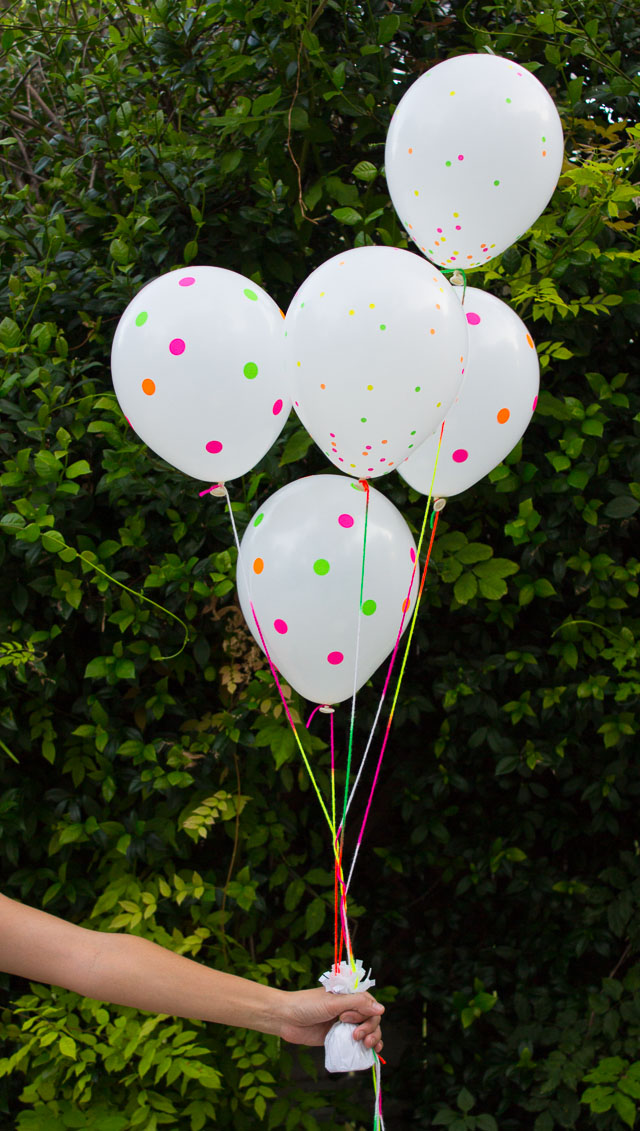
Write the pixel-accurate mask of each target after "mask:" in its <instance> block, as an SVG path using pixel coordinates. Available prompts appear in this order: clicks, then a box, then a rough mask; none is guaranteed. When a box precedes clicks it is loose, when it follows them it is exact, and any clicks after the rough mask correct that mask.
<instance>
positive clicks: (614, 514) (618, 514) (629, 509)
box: [603, 495, 640, 518]
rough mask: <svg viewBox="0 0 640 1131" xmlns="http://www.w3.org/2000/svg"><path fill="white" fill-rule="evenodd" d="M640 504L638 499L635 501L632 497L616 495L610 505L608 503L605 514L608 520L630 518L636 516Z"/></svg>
mask: <svg viewBox="0 0 640 1131" xmlns="http://www.w3.org/2000/svg"><path fill="white" fill-rule="evenodd" d="M638 507H640V503H639V502H638V500H637V499H633V498H632V497H631V495H616V497H615V499H612V500H611V502H610V503H607V505H606V507H605V508H604V512H603V513H604V514H606V516H607V518H630V517H631V515H632V514H635V513H636V511H637V509H638Z"/></svg>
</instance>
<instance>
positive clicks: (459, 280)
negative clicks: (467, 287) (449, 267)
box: [449, 271, 464, 287]
mask: <svg viewBox="0 0 640 1131" xmlns="http://www.w3.org/2000/svg"><path fill="white" fill-rule="evenodd" d="M449 282H450V283H451V286H452V287H463V286H464V275H463V274H462V271H454V272H453V275H452V276H451V278H450V279H449Z"/></svg>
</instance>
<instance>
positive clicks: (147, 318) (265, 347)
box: [111, 267, 291, 483]
mask: <svg viewBox="0 0 640 1131" xmlns="http://www.w3.org/2000/svg"><path fill="white" fill-rule="evenodd" d="M282 318H283V316H282V313H281V311H280V310H279V308H278V307H277V306H276V304H275V302H274V301H273V299H271V298H270V297H269V295H268V294H267V293H266V291H264V290H263V289H262V287H259V286H258V285H257V283H253V282H252V281H251V280H250V279H246V278H245V277H244V276H243V275H239V274H237V273H236V272H235V271H228V270H226V269H225V268H222V267H189V268H184V269H182V270H178V271H171V272H170V273H169V274H167V275H161V276H160V277H159V278H157V279H154V281H153V282H152V283H149V284H147V286H146V287H144V288H143V289H142V290H141V291H139V292H138V294H137V295H136V296H135V298H134V299H132V301H131V302H130V303H129V306H128V307H127V309H126V310H125V312H124V314H123V315H122V318H121V319H120V322H119V323H118V327H117V329H116V333H115V337H114V340H113V347H112V351H111V371H112V375H113V384H114V387H115V391H116V396H117V398H118V401H119V403H120V407H121V408H122V411H123V412H124V414H125V416H126V417H127V418H128V420H129V421H130V423H131V426H132V427H133V428H134V430H135V431H136V432H137V434H138V435H139V436H140V438H141V440H143V441H144V442H145V444H148V446H149V447H150V448H151V449H152V450H153V451H154V452H156V453H157V455H159V456H162V458H163V459H165V460H166V461H167V463H170V464H172V465H173V466H174V467H176V468H178V469H179V470H180V471H183V472H185V474H187V475H191V476H193V477H194V478H195V479H202V480H204V481H205V482H208V483H215V482H222V481H224V480H227V479H235V478H236V477H237V476H239V475H243V474H244V473H245V472H246V471H249V470H250V469H251V468H252V467H254V466H255V464H256V463H258V461H259V460H260V459H262V457H263V455H264V454H265V453H266V452H267V451H268V450H269V448H270V447H271V446H272V445H273V443H274V442H275V440H276V439H277V437H278V435H279V434H280V432H281V431H282V428H283V426H284V423H285V421H286V419H287V416H288V414H289V411H290V408H291V400H290V398H289V395H288V393H287V386H286V381H285V379H284V367H283V334H282V327H283V322H282Z"/></svg>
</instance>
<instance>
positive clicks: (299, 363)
mask: <svg viewBox="0 0 640 1131" xmlns="http://www.w3.org/2000/svg"><path fill="white" fill-rule="evenodd" d="M296 365H297V366H298V369H299V368H300V366H301V365H302V362H301V361H296Z"/></svg>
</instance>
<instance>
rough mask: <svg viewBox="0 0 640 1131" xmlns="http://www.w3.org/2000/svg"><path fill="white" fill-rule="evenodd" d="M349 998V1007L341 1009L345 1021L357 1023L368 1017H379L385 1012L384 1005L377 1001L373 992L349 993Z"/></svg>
mask: <svg viewBox="0 0 640 1131" xmlns="http://www.w3.org/2000/svg"><path fill="white" fill-rule="evenodd" d="M343 1000H344V999H343ZM348 1000H349V1007H348V1009H344V1010H341V1011H340V1016H341V1017H342V1019H343V1020H344V1021H351V1022H352V1023H353V1024H355V1025H357V1024H358V1023H359V1022H360V1021H366V1019H367V1018H368V1017H376V1018H377V1019H379V1018H380V1017H381V1016H382V1014H383V1013H384V1005H381V1004H380V1002H379V1001H376V999H375V998H374V997H372V996H371V994H368V993H364V994H349V998H348ZM345 1004H346V1003H345Z"/></svg>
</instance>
